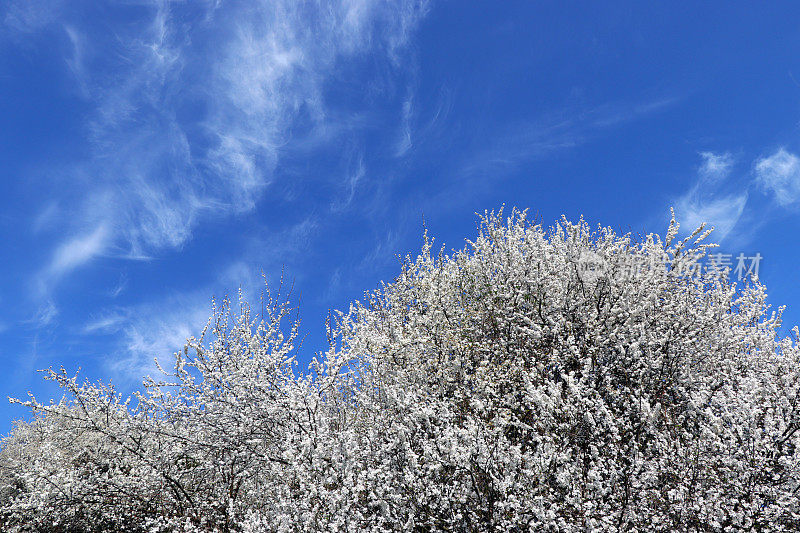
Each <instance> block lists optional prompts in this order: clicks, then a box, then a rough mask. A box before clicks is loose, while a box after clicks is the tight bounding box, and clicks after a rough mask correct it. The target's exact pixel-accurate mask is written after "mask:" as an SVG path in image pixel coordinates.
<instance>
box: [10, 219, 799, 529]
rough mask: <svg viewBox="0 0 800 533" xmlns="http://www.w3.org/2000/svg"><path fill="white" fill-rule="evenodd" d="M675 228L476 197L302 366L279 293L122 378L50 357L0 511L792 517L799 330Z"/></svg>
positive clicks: (595, 522)
mask: <svg viewBox="0 0 800 533" xmlns="http://www.w3.org/2000/svg"><path fill="white" fill-rule="evenodd" d="M677 234H678V225H677V223H676V222H675V220H674V217H673V220H672V221H671V224H670V226H669V229H668V231H667V235H666V237H665V238H664V239H663V240H662V239H661V238H660V237H659V236H656V235H648V236H646V237H645V238H643V239H641V240H639V241H636V240H634V239H633V238H632V237H631V236H629V235H618V234H616V233H615V232H613V231H612V230H611V229H608V228H598V229H597V230H596V231H591V230H590V228H589V227H588V226H587V224H585V223H584V222H583V221H582V220H581V221H579V222H578V223H574V224H573V223H570V222H568V221H567V220H566V219H562V220H561V221H559V222H558V223H557V224H556V225H555V226H554V227H552V228H549V229H544V228H542V227H541V226H539V225H535V224H531V223H529V222H528V221H527V220H526V216H525V213H520V212H517V211H514V212H513V213H512V215H511V216H510V217H508V218H504V216H503V214H502V211H501V212H500V213H496V214H494V213H493V214H486V215H485V216H484V217H482V219H481V222H480V226H479V233H478V236H477V238H476V239H475V241H474V242H469V243H468V245H467V247H466V248H465V249H463V250H461V251H459V252H456V253H453V254H452V255H446V254H444V253H439V254H435V253H432V242H431V241H429V240H428V239H427V237H426V239H425V244H424V246H423V249H422V252H421V254H420V255H419V256H418V257H416V258H415V259H412V258H407V260H406V261H405V263H404V266H403V267H402V271H401V273H400V275H399V276H398V277H397V278H396V279H395V281H394V282H392V283H390V284H385V285H382V286H381V287H380V288H379V289H378V290H376V291H374V292H372V293H368V294H367V295H366V297H365V299H364V301H363V302H356V303H354V304H353V305H352V306H351V307H350V309H349V310H348V311H347V312H340V313H337V314H335V315H334V316H333V317H332V321H331V323H330V324H329V336H330V339H331V344H330V348H329V350H328V351H327V352H326V353H324V354H321V355H320V356H319V357H318V358H317V359H315V360H314V361H313V362H312V363H311V365H310V366H309V367H308V369H307V370H304V371H300V370H298V368H297V367H298V365H297V363H296V362H295V358H296V357H297V351H298V348H297V346H296V343H295V341H296V340H297V333H298V330H297V321H296V320H292V319H291V313H292V309H291V307H290V306H289V304H288V303H286V301H285V298H280V297H279V296H278V297H275V298H272V297H270V296H267V297H266V299H265V302H264V305H263V306H262V307H263V309H264V311H263V312H262V313H261V315H260V316H257V317H254V316H253V315H252V313H251V311H250V308H249V307H247V305H246V304H244V303H242V304H241V305H240V306H239V309H237V310H234V309H233V308H232V306H231V305H230V304H229V303H228V302H227V301H226V302H223V303H222V305H221V306H220V307H219V308H217V309H215V310H214V316H213V318H212V321H211V322H210V323H209V326H208V328H207V330H206V331H204V332H203V334H202V335H201V336H200V337H199V338H197V339H195V338H192V339H189V340H188V343H187V345H186V347H185V349H184V350H183V351H182V352H180V353H178V354H176V356H175V358H174V361H172V364H171V365H170V367H169V368H164V369H163V373H164V377H163V379H162V380H158V381H156V380H147V381H145V383H144V387H143V389H142V391H141V392H140V393H138V394H135V395H134V397H133V398H130V399H123V398H121V397H120V396H119V395H118V394H117V393H116V392H115V391H114V390H113V388H112V387H110V386H107V385H104V384H91V383H80V382H78V380H77V379H76V378H75V377H70V376H69V375H68V374H67V373H65V372H64V371H63V370H61V371H52V370H51V371H49V372H48V378H49V379H52V380H55V381H56V382H58V384H59V385H61V387H63V389H64V390H65V393H66V394H65V399H64V400H62V401H61V402H59V403H52V402H51V403H49V404H42V403H40V402H38V401H37V400H36V399H34V398H31V399H30V400H29V401H27V402H24V403H26V405H28V406H29V407H30V408H31V409H32V410H33V412H34V413H35V418H34V419H33V420H32V421H30V422H20V423H19V424H18V425H17V427H16V429H15V430H14V431H13V433H12V434H11V435H10V436H9V437H7V438H6V439H5V440H4V441H3V448H2V454H0V526H1V527H2V529H3V530H4V531H17V532H23V531H53V532H56V531H58V532H73V531H74V532H79V531H80V532H83V531H87V532H88V531H122V532H161V531H182V532H200V531H219V532H226V531H242V532H253V533H254V532H260V531H276V532H278V531H281V532H283V531H285V532H289V531H553V532H556V531H581V532H583V531H597V532H600V531H665V532H666V531H678V530H680V531H719V532H722V531H797V530H798V529H800V497H798V494H797V493H798V490H800V470H798V466H800V465H798V461H799V459H800V455H799V454H800V452H798V445H799V444H800V433H799V432H798V429H800V413H799V412H798V405H797V392H798V388H799V387H800V366H799V365H798V363H799V362H800V351H799V349H798V342H799V341H800V339H799V338H798V337H799V335H798V330H797V329H796V328H795V329H794V330H793V334H792V336H791V337H789V338H779V336H778V328H779V327H780V314H781V313H780V311H778V312H770V311H769V309H768V306H767V305H766V303H765V300H766V293H765V289H764V287H763V286H762V285H761V284H760V283H759V282H758V280H751V281H750V282H748V283H747V284H746V285H744V286H738V287H737V286H736V285H735V284H732V283H729V282H728V281H727V278H726V277H725V276H724V275H723V276H719V273H718V272H712V271H706V272H699V275H687V272H696V271H693V270H692V269H691V268H688V267H689V266H690V265H692V264H694V263H695V262H696V261H697V260H698V259H699V258H700V257H702V256H703V255H704V254H706V252H707V250H708V249H709V248H710V247H711V246H712V245H710V244H706V243H705V240H706V238H707V237H708V234H709V232H707V231H705V232H704V231H703V228H700V229H698V230H697V231H695V233H694V234H693V235H691V236H690V237H688V238H686V239H682V240H678V239H676V236H677ZM587 265H590V267H588V268H587ZM240 300H241V298H240Z"/></svg>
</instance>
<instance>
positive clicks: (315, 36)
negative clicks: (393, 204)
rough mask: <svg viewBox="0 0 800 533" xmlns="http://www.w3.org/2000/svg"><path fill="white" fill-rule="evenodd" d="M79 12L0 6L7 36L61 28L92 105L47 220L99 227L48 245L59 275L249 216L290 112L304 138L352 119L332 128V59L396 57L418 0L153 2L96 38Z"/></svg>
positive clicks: (354, 177)
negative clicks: (328, 94)
mask: <svg viewBox="0 0 800 533" xmlns="http://www.w3.org/2000/svg"><path fill="white" fill-rule="evenodd" d="M75 5H77V4H75ZM88 5H89V6H91V5H92V4H88ZM107 8H108V9H111V10H113V9H115V6H113V5H110V6H107ZM86 9H91V7H86V6H83V7H80V8H78V7H74V5H73V4H69V3H45V2H13V3H12V4H11V5H10V7H8V8H7V9H6V10H5V11H4V12H3V17H4V19H3V20H4V26H5V29H6V30H8V31H10V32H26V33H31V32H35V31H37V30H38V29H41V28H43V27H49V26H52V25H59V26H60V27H61V29H62V30H63V31H64V32H65V34H66V36H67V38H68V39H67V46H66V47H65V49H64V50H63V52H62V53H63V59H64V61H65V63H66V64H67V66H68V67H69V69H70V71H71V72H73V74H74V76H75V79H76V80H77V81H76V85H77V86H78V88H79V89H80V91H79V93H80V94H82V95H84V97H85V98H86V100H87V102H88V103H89V104H91V105H92V106H94V111H93V112H92V113H91V115H90V116H89V117H87V123H86V125H87V132H88V133H87V139H86V140H87V142H88V144H89V148H90V150H89V156H88V158H87V159H86V160H84V161H83V162H81V163H79V164H77V165H76V166H75V167H74V168H73V170H72V172H71V176H70V179H69V180H68V181H69V185H68V186H65V188H68V189H69V195H70V197H71V198H75V197H77V198H78V201H73V202H70V203H69V206H70V207H69V208H65V209H61V210H59V211H58V212H57V213H55V214H57V216H59V217H60V218H61V221H62V222H64V224H63V226H64V227H65V229H66V231H67V232H70V233H73V234H82V232H85V231H86V228H93V227H96V226H97V224H98V223H100V222H102V223H103V224H104V226H103V227H104V230H103V232H102V234H101V233H96V234H95V233H93V234H92V236H93V239H89V240H85V241H79V240H76V241H75V242H71V241H70V242H66V243H62V244H61V245H59V246H60V247H59V249H58V250H56V252H55V255H56V258H55V259H54V261H53V264H52V265H51V268H50V271H51V273H53V274H56V273H59V274H62V275H63V274H65V273H67V272H69V271H71V270H72V269H74V268H75V267H76V266H78V265H80V264H83V263H85V262H87V261H89V260H90V259H91V258H93V257H96V256H97V255H98V254H99V253H100V251H101V250H104V251H105V252H107V253H109V254H114V255H116V256H118V257H131V258H141V257H148V256H151V255H153V254H157V253H159V251H161V250H164V249H170V248H177V247H180V246H182V245H184V244H185V243H186V242H187V241H188V240H189V239H191V238H192V234H193V230H194V228H195V227H196V225H197V223H198V222H199V221H201V220H204V219H208V218H211V219H213V218H214V217H221V216H226V215H228V214H232V213H242V212H246V211H249V210H252V209H253V208H254V206H255V205H256V203H257V201H258V200H259V199H260V198H262V197H263V195H264V194H265V191H266V190H267V188H268V187H269V185H270V184H271V183H272V182H273V180H274V179H275V170H276V167H277V166H278V165H279V163H280V159H281V156H282V153H284V151H285V150H287V148H288V147H290V146H291V144H292V143H293V142H299V143H302V142H303V141H304V139H302V138H298V137H297V134H296V131H295V130H296V128H295V127H294V126H295V122H296V121H297V120H298V118H300V119H302V120H303V121H304V123H306V122H309V123H310V124H312V125H313V127H312V128H311V131H312V132H313V133H314V134H316V132H319V131H327V132H337V131H339V132H340V133H343V132H346V129H347V127H351V126H352V125H348V126H347V127H346V128H338V126H337V124H336V123H335V122H336V121H337V120H339V118H341V114H337V113H336V112H333V111H332V110H331V109H329V106H328V104H327V102H326V99H325V86H326V83H329V81H330V78H331V76H332V75H334V74H335V73H336V71H337V68H338V65H339V64H340V62H341V61H344V60H347V59H348V58H351V57H363V55H364V54H365V53H371V54H377V56H379V57H382V58H383V59H384V60H386V61H388V62H390V63H391V64H393V65H397V64H399V62H400V50H401V49H402V48H403V46H404V44H405V43H406V42H407V40H408V38H409V35H410V33H411V31H412V30H413V28H414V27H415V26H416V24H417V22H418V20H419V19H420V18H421V17H422V16H424V14H425V12H426V10H427V7H426V3H425V2H421V1H415V0H396V1H390V2H383V1H378V0H375V1H373V0H349V1H345V2H331V3H326V2H322V3H312V4H308V3H303V2H295V1H293V0H281V1H272V0H269V1H268V0H251V1H246V2H242V3H238V4H235V5H234V4H231V5H226V6H225V9H221V8H220V6H219V3H218V2H211V1H209V2H194V3H191V4H190V5H184V4H177V3H171V2H163V1H158V0H153V1H143V2H142V3H141V9H139V10H137V12H136V13H137V14H136V15H134V17H133V18H132V19H130V20H128V21H127V22H126V24H125V25H119V26H118V27H117V26H114V27H113V28H111V31H110V32H105V33H103V34H102V35H101V34H99V33H98V32H96V31H90V29H89V28H87V27H84V26H83V25H84V24H86V23H85V22H84V21H83V20H82V18H81V17H79V16H77V15H75V13H77V12H79V11H80V10H86ZM73 11H74V12H73ZM109 35H110V36H111V37H109ZM99 51H102V53H101V52H99ZM98 57H100V58H102V60H97V58H98ZM87 58H92V59H93V60H92V61H90V60H89V59H87ZM307 130H308V128H306V130H304V131H307ZM331 140H336V133H333V139H332V138H331V137H330V135H329V136H328V137H327V138H326V140H325V142H331ZM363 177H364V174H363V162H362V166H356V168H355V171H354V172H352V173H349V174H348V176H346V178H345V180H346V183H345V188H346V189H348V191H349V194H350V195H351V196H350V197H352V194H353V192H354V191H355V186H356V184H357V183H358V182H359V180H361V179H363ZM65 183H66V180H65ZM54 190H55V193H56V195H58V193H59V191H58V190H57V189H56V188H54ZM81 191H83V195H82V196H81V194H80V192H81ZM65 194H66V193H65ZM57 200H58V198H55V199H53V200H52V202H53V203H57ZM61 205H62V206H65V205H66V203H65V202H62V203H61ZM50 214H51V215H52V214H54V213H50ZM82 238H84V239H85V237H82Z"/></svg>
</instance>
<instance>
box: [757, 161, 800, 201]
mask: <svg viewBox="0 0 800 533" xmlns="http://www.w3.org/2000/svg"><path fill="white" fill-rule="evenodd" d="M755 174H756V180H757V181H758V184H759V185H760V186H761V187H762V188H763V189H764V190H765V191H767V192H768V193H771V194H772V196H773V198H774V199H775V201H776V202H777V203H778V204H779V205H781V206H783V207H787V206H790V205H793V204H797V203H798V202H799V201H800V158H798V157H797V156H796V155H795V154H793V153H791V152H788V151H787V150H786V149H785V148H779V149H778V150H777V151H776V152H775V153H773V154H772V155H770V156H768V157H763V158H761V159H759V160H758V161H756V164H755Z"/></svg>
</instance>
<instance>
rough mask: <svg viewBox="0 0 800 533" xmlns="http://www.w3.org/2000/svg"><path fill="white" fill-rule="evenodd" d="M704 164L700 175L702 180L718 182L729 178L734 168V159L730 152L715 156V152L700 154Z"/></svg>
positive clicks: (699, 172)
mask: <svg viewBox="0 0 800 533" xmlns="http://www.w3.org/2000/svg"><path fill="white" fill-rule="evenodd" d="M700 157H702V158H703V163H702V164H701V165H700V168H699V170H698V174H699V175H700V177H701V178H702V179H706V180H711V181H717V180H722V179H725V178H727V177H728V176H729V175H730V173H731V169H732V168H733V163H734V158H733V155H731V153H730V152H725V153H721V154H715V153H714V152H700Z"/></svg>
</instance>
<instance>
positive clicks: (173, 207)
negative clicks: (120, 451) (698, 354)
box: [0, 0, 800, 433]
mask: <svg viewBox="0 0 800 533" xmlns="http://www.w3.org/2000/svg"><path fill="white" fill-rule="evenodd" d="M798 20H800V8H797V7H796V5H792V3H783V4H781V3H778V2H775V3H770V4H769V9H754V8H752V7H745V6H744V3H730V2H704V3H702V4H698V5H695V3H684V4H683V5H676V4H675V3H674V2H663V3H656V2H647V3H642V2H631V3H616V4H613V5H612V4H611V3H588V2H587V3H582V2H570V3H565V2H536V3H533V2H502V3H500V2H452V1H451V2H431V3H427V2H410V1H409V2H406V1H397V2H393V1H384V2H372V1H369V0H351V1H344V2H340V3H334V4H329V3H326V2H315V3H305V4H300V3H296V2H294V1H281V0H275V1H270V2H267V1H256V0H243V1H231V2H229V1H225V0H217V1H213V2H212V1H199V0H198V1H191V2H166V1H149V0H128V1H118V2H103V1H91V2H89V1H86V2H83V1H79V0H64V1H57V0H53V1H40V0H20V1H17V0H10V1H8V0H7V1H6V2H3V5H2V7H0V121H2V122H0V124H1V125H2V127H1V128H0V164H2V167H1V168H2V174H0V242H2V245H3V249H4V250H3V259H4V260H3V261H2V263H0V275H1V276H2V278H1V279H2V280H3V281H2V283H0V360H1V361H2V363H3V365H4V368H5V371H4V372H2V375H0V392H2V393H3V396H6V395H10V396H16V397H23V396H24V395H25V394H26V391H28V390H31V391H33V392H34V393H36V394H37V396H40V397H42V399H44V398H47V397H50V396H53V395H58V391H56V390H54V389H53V388H52V387H50V386H49V385H47V384H44V383H42V382H41V375H40V374H38V373H37V372H35V370H36V369H40V368H45V367H48V366H51V365H55V366H58V365H61V364H63V365H64V366H65V367H66V368H68V369H69V370H70V371H74V370H77V368H78V367H81V368H82V373H83V374H85V375H86V376H87V377H89V378H92V379H98V378H103V379H108V378H113V381H114V382H115V383H118V384H119V385H120V387H121V388H122V389H123V390H130V388H131V387H133V386H136V384H137V382H138V381H139V378H140V376H141V375H142V374H144V373H146V372H151V371H152V363H151V362H152V359H153V357H156V356H158V357H160V358H162V359H169V357H170V354H171V353H172V352H173V351H174V350H176V349H178V348H180V347H181V346H182V344H183V340H184V339H185V338H186V337H187V336H189V335H192V334H195V333H199V331H200V330H201V329H202V327H203V325H204V324H205V321H206V319H207V318H208V315H209V312H210V299H211V297H212V296H216V297H221V296H224V295H225V294H228V293H235V291H236V290H237V289H238V288H239V287H241V288H242V289H243V290H244V292H245V293H246V294H248V295H249V297H250V298H253V297H254V295H255V294H256V293H257V290H258V288H259V287H260V284H261V272H262V271H263V272H264V275H265V276H266V278H267V279H268V280H269V282H270V283H271V284H276V283H277V282H278V280H279V279H280V277H281V273H283V275H284V278H285V279H286V280H288V281H289V282H293V283H294V296H295V298H299V299H300V308H301V317H302V320H303V332H304V333H305V334H306V335H307V337H306V340H305V344H304V348H303V349H304V351H305V353H306V354H307V355H306V357H307V358H310V357H311V356H312V355H313V353H314V352H315V351H316V350H320V349H323V348H324V345H325V342H324V319H325V316H326V315H327V312H328V310H329V309H332V308H346V307H347V305H348V303H349V302H350V301H352V300H353V299H356V298H359V297H360V296H361V295H362V294H363V291H365V290H369V289H372V288H374V287H375V286H376V285H377V283H378V282H379V281H380V280H390V279H391V278H392V277H393V276H394V275H395V274H396V273H397V272H398V260H397V258H396V256H397V254H403V255H405V254H407V253H414V252H415V251H416V250H418V249H419V247H420V244H421V234H422V228H423V221H424V224H425V225H426V226H427V227H428V230H429V232H430V234H431V235H433V236H434V237H436V239H437V241H438V242H439V243H444V244H446V246H447V247H448V248H458V247H461V246H462V245H463V244H464V239H465V238H469V237H471V236H473V235H474V233H475V223H476V217H475V213H476V212H483V211H484V210H487V209H489V210H491V209H497V208H499V207H500V206H501V205H502V204H506V205H507V206H509V207H510V206H517V207H520V208H528V209H530V211H531V212H532V213H533V214H535V215H536V218H537V219H539V220H541V221H543V222H544V223H545V224H551V223H553V222H554V221H555V220H556V219H557V218H558V217H559V216H560V215H561V214H562V213H563V214H566V215H567V216H568V217H569V218H572V219H577V217H578V216H580V215H581V214H582V215H584V217H585V218H586V219H587V220H588V221H589V222H590V223H591V224H593V225H594V224H597V223H601V224H603V225H610V226H612V227H614V228H617V229H619V230H621V231H624V232H627V231H631V232H634V233H646V232H659V233H661V234H663V233H664V231H665V229H666V226H667V223H668V220H669V207H670V206H674V207H675V209H676V213H677V216H678V219H679V221H681V222H683V224H684V226H685V227H688V226H696V225H697V224H699V223H700V222H702V221H708V222H709V223H711V224H714V225H715V226H716V228H717V233H716V239H717V240H718V241H720V240H721V244H722V249H723V250H724V251H726V252H728V253H731V254H738V253H740V252H742V253H745V254H747V255H748V256H752V255H754V254H755V253H760V254H761V256H763V261H762V263H761V265H760V272H759V273H760V275H761V279H762V280H763V281H765V283H766V284H767V286H768V288H769V292H770V300H771V302H772V303H773V304H774V305H776V306H777V305H781V304H786V305H787V306H788V309H787V312H786V314H785V318H786V322H787V324H789V325H793V324H795V323H798V322H800V311H798V309H800V289H798V283H797V280H798V274H800V266H798V265H799V263H798V261H800V252H798V251H797V246H796V244H795V239H796V235H798V231H799V230H800V131H798V124H800V54H799V53H798V51H800V23H798ZM25 415H26V413H25V410H24V409H22V408H20V407H18V406H13V405H5V404H2V405H0V433H5V432H7V431H8V430H9V429H10V427H11V420H12V419H14V418H19V417H23V416H25Z"/></svg>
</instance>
